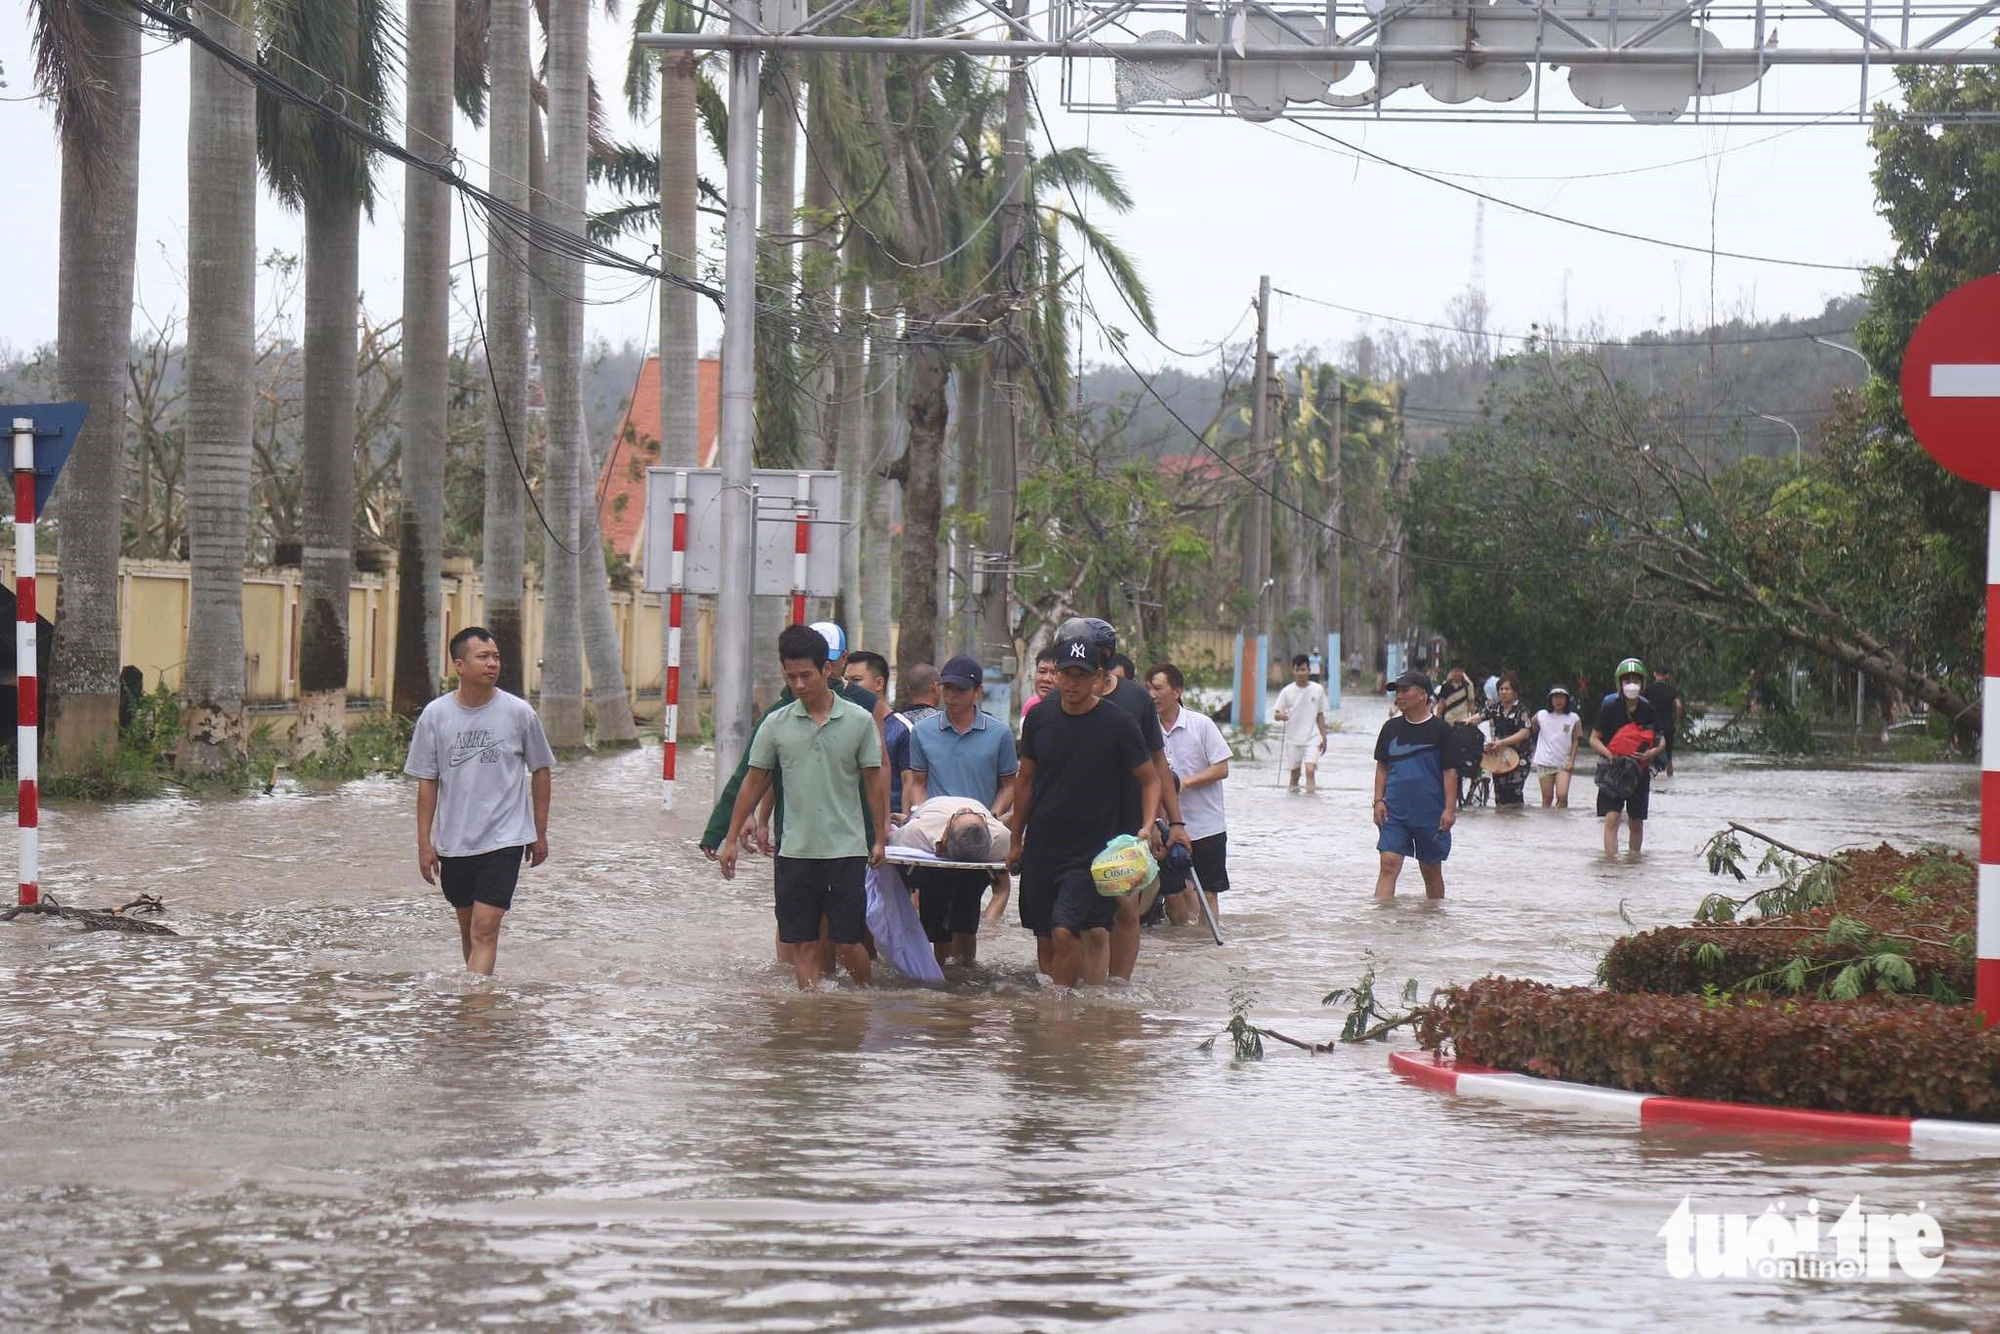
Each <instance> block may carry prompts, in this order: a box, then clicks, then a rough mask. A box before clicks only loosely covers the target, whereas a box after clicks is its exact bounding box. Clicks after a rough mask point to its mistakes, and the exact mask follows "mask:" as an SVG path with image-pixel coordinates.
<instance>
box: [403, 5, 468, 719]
mask: <svg viewBox="0 0 2000 1334" xmlns="http://www.w3.org/2000/svg"><path fill="white" fill-rule="evenodd" d="M406 13H407V16H408V17H407V19H406V26H407V28H408V32H409V55H408V78H407V81H406V83H407V89H408V104H407V105H408V112H407V115H406V126H407V128H406V130H405V136H404V142H405V145H406V146H407V147H408V149H409V150H410V152H412V153H414V154H416V155H417V156H418V157H420V158H423V159H425V160H426V161H431V162H437V161H442V160H445V159H446V158H448V157H449V156H450V153H451V110H452V108H451V93H452V51H453V43H454V40H455V36H454V29H455V13H456V7H455V4H454V0H407V7H406ZM450 278H451V187H449V186H447V185H446V184H445V183H444V182H442V181H440V180H437V179H436V178H434V177H432V176H430V175H428V174H427V173H425V172H422V171H419V170H418V169H417V168H415V167H405V168H404V170H403V486H402V496H401V503H400V515H399V518H398V522H397V548H398V550H399V552H400V558H399V560H398V562H397V587H398V595H397V602H396V672H395V685H394V689H393V691H392V694H391V702H392V707H394V709H395V711H396V712H397V713H398V714H401V715H402V716H404V717H406V718H412V717H415V716H416V715H417V714H418V713H419V712H421V711H422V709H423V707H424V705H426V704H428V703H430V701H431V697H432V696H433V695H435V694H437V687H438V673H439V670H440V668H441V667H442V666H443V661H444V649H443V645H442V644H441V643H440V642H439V641H440V639H441V637H442V627H443V623H444V590H443V585H442V582H441V580H442V578H443V573H444V571H443V566H444V442H445V430H446V422H445V417H446V400H447V388H448V382H449V380H450V376H451V311H450V300H451V282H450Z"/></svg>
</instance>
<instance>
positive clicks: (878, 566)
mask: <svg viewBox="0 0 2000 1334" xmlns="http://www.w3.org/2000/svg"><path fill="white" fill-rule="evenodd" d="M868 306H869V310H870V312H871V316H872V318H871V322H870V328H871V332H870V337H869V341H868V387H869V389H870V390H871V391H872V392H873V395H874V396H873V397H872V398H871V399H869V405H870V408H871V411H870V412H869V414H868V415H869V430H868V439H867V441H866V442H865V444H864V445H863V448H862V451H861V453H862V460H863V465H864V467H865V469H866V476H867V483H868V503H867V506H866V513H867V516H868V519H867V523H866V525H865V526H864V528H863V532H862V538H861V643H862V645H863V646H864V647H866V648H870V649H873V650H874V651H875V652H877V653H883V654H886V653H887V652H888V651H889V647H890V645H889V613H890V611H891V607H890V596H889V590H890V587H891V585H892V584H893V582H894V579H893V572H892V571H891V570H890V568H889V557H890V552H891V548H890V537H891V533H892V531H893V521H894V515H895V506H894V504H893V503H892V502H893V500H894V489H895V483H894V482H891V481H890V480H889V479H888V478H887V477H884V476H883V475H882V470H883V469H884V468H886V467H887V466H888V465H889V463H890V461H891V460H892V459H893V458H894V457H895V453H896V422H897V417H898V415H899V414H898V411H897V409H898V408H899V407H900V406H901V404H902V390H901V385H900V380H901V370H902V358H901V357H900V356H899V355H898V354H897V349H896V343H895V339H896V285H895V284H894V283H890V282H882V283H873V284H871V285H870V286H869V288H868Z"/></svg>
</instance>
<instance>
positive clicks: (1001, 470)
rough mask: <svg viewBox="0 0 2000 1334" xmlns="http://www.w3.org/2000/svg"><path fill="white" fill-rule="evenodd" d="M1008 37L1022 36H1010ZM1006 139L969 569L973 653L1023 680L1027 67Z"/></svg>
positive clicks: (1011, 73) (1015, 5) (1015, 72)
mask: <svg viewBox="0 0 2000 1334" xmlns="http://www.w3.org/2000/svg"><path fill="white" fill-rule="evenodd" d="M1008 9H1009V11H1010V12H1011V13H1012V14H1013V17H1014V20H1015V21H1016V22H1017V23H1020V24H1022V25H1025V24H1026V23H1027V18H1028V0H1010V3H1009V5H1008ZM1008 36H1009V37H1012V38H1016V39H1018V36H1019V34H1018V33H1015V32H1012V31H1010V32H1009V33H1008ZM1004 133H1005V136H1006V137H1005V139H1004V140H1003V141H1002V143H1001V150H1002V162H1003V167H1002V171H1001V205H1000V254H1001V257H1002V258H1001V263H1002V265H1003V268H1002V276H1003V280H1004V281H1005V282H1006V284H1007V291H1008V293H1009V294H1010V296H1011V298H1012V300H1013V307H1012V308H1011V309H1009V310H1008V312H1007V319H1006V324H1005V325H1004V327H1003V328H1002V330H1001V339H1000V346H999V347H998V348H997V349H996V350H995V353H994V357H993V388H994V397H995V398H996V399H998V400H999V403H998V406H999V408H1000V414H999V415H1000V420H999V421H997V422H996V421H994V420H993V419H992V414H990V413H989V414H988V418H987V422H986V440H987V446H986V455H987V457H986V541H985V543H984V548H985V549H984V551H983V552H981V553H975V554H974V555H973V557H972V560H971V562H970V563H969V566H968V568H977V566H978V564H979V563H981V562H982V561H983V562H985V563H986V566H987V568H986V574H985V578H984V581H983V583H982V584H981V587H980V602H979V626H978V630H979V635H978V639H977V641H976V644H975V650H974V651H975V652H976V653H977V654H978V655H979V659H980V661H981V662H984V663H993V664H995V665H997V666H999V667H1001V668H1002V669H1003V670H1008V671H1010V672H1011V673H1012V674H1013V675H1017V676H1018V675H1019V674H1020V671H1019V669H1020V664H1019V663H1018V662H1015V663H1012V664H1010V663H1009V661H1008V660H1009V659H1010V658H1012V657H1013V656H1014V613H1013V584H1014V577H1013V573H1012V571H1013V567H1014V498H1015V496H1016V494H1017V491H1018V485H1019V469H1020V466H1021V437H1022V435H1023V434H1024V431H1023V429H1022V426H1023V418H1024V417H1025V416H1026V414H1027V401H1026V399H1025V398H1024V397H1023V395H1022V393H1021V372H1022V369H1023V361H1024V358H1023V356H1022V348H1023V345H1024V344H1023V341H1022V336H1021V322H1020V300H1021V279H1022V274H1021V255H1022V249H1021V248H1022V244H1023V242H1024V241H1025V240H1026V239H1027V235H1028V62H1027V61H1025V60H1010V61H1008V62H1007V116H1006V123H1005V130H1004Z"/></svg>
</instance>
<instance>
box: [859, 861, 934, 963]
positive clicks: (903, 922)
mask: <svg viewBox="0 0 2000 1334" xmlns="http://www.w3.org/2000/svg"><path fill="white" fill-rule="evenodd" d="M868 930H869V931H870V932H871V933H872V934H873V935H874V937H875V951H876V953H877V954H879V955H880V956H881V957H882V958H883V959H886V960H888V962H889V963H890V965H891V966H892V967H894V968H895V970H896V971H897V972H899V973H901V974H902V975H903V976H904V977H907V978H909V979H910V980H911V981H912V982H942V981H944V970H943V969H942V968H940V967H938V961H937V954H936V952H935V951H934V950H932V948H931V942H930V941H929V939H928V938H926V937H925V935H924V924H923V922H922V921H921V920H920V919H919V918H918V917H917V905H916V904H914V903H912V902H911V901H910V891H909V890H908V889H907V888H906V887H905V886H904V884H903V875H902V872H900V871H898V870H897V869H896V867H895V865H894V864H893V863H890V862H884V863H883V864H882V865H880V866H871V867H870V868H869V869H868Z"/></svg>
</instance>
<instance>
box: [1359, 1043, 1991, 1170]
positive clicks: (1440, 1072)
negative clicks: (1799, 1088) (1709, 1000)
mask: <svg viewBox="0 0 2000 1334" xmlns="http://www.w3.org/2000/svg"><path fill="white" fill-rule="evenodd" d="M1389 1068H1390V1069H1392V1070H1394V1071H1395V1072H1396V1073H1397V1074H1399V1075H1401V1076H1402V1077H1403V1078H1405V1079H1408V1080H1410V1081H1412V1082H1414V1083H1418V1084H1422V1085H1423V1086H1424V1087H1426V1088H1432V1089H1437V1090H1438V1091H1440V1092H1443V1093H1456V1094H1459V1095H1461V1096H1463V1097H1470V1098H1487V1099H1491V1100H1492V1101H1494V1102H1503V1103H1506V1104H1508V1105H1509V1106H1512V1107H1525V1108H1528V1109H1530V1110H1532V1111H1539V1112H1572V1113H1578V1114H1581V1115H1585V1116H1594V1117H1598V1118H1600V1119H1603V1120H1609V1121H1624V1122H1626V1123H1628V1124H1632V1125H1640V1126H1668V1125H1672V1126H1693V1127H1699V1128H1702V1129H1707V1130H1722V1131H1737V1132H1744V1133H1753V1134H1754V1133H1774V1134H1785V1135H1809V1136H1814V1137H1817V1138H1820V1139H1842V1140H1855V1141H1861V1142H1865V1143H1871V1144H1907V1145H1908V1146H1910V1148H1912V1149H1914V1150H1916V1151H1918V1152H1921V1153H1926V1154H1937V1155H1940V1156H1968V1157H1972V1156H1984V1155H1989V1154H1990V1155H1993V1156H2000V1123H1993V1122H1985V1121H1946V1120H1940V1119H1937V1118H1935V1117H1925V1116H1916V1117H1911V1116H1868V1115H1863V1114H1860V1113H1855V1112H1809V1111H1801V1110H1798V1109H1795V1108H1790V1107H1765V1106H1760V1105H1758V1104H1756V1103H1744V1102H1710V1101H1708V1100H1706V1099H1702V1098H1670V1097H1666V1096H1665V1095H1662V1094H1657V1093H1631V1092H1628V1091H1627V1090H1625V1089H1608V1088H1599V1087H1597V1086H1596V1085H1595V1084H1572V1083H1569V1082H1568V1081H1566V1080H1561V1079H1541V1078H1538V1077H1537V1076H1534V1075H1520V1074H1514V1073H1512V1072H1510V1071H1506V1070H1489V1069H1487V1068H1486V1067H1485V1066H1482V1065H1470V1064H1467V1063H1465V1062H1463V1061H1453V1060H1449V1059H1445V1060H1439V1059H1438V1058H1436V1057H1434V1056H1432V1055H1431V1054H1430V1053H1429V1052H1421V1051H1398V1052H1391V1053H1389Z"/></svg>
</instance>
